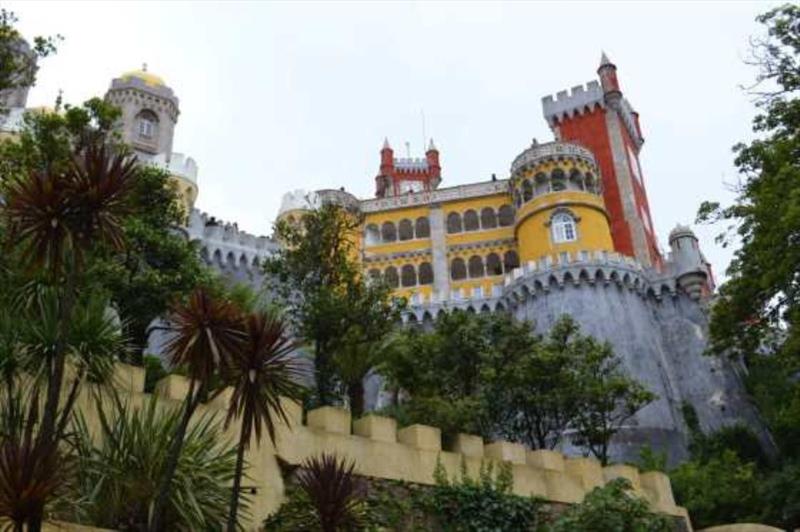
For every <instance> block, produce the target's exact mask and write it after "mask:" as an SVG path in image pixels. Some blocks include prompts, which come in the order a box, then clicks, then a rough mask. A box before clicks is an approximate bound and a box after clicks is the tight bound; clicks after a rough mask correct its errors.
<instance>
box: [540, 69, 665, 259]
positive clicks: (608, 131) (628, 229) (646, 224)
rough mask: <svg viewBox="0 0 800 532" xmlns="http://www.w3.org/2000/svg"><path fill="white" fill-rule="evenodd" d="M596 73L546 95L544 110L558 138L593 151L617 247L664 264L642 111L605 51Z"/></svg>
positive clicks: (630, 254) (627, 252)
mask: <svg viewBox="0 0 800 532" xmlns="http://www.w3.org/2000/svg"><path fill="white" fill-rule="evenodd" d="M597 74H598V77H599V78H600V82H599V83H598V82H597V81H590V82H589V83H587V84H586V86H585V87H584V86H582V85H579V86H577V87H573V88H572V90H571V91H570V92H569V93H567V91H561V92H559V93H558V94H557V95H556V97H555V98H553V97H552V96H547V97H545V98H543V99H542V107H543V110H544V115H545V118H546V119H547V121H548V123H549V124H550V128H551V129H552V130H553V133H554V134H555V136H556V138H557V139H558V140H564V141H570V142H577V143H579V144H582V145H584V146H586V147H587V148H589V149H590V150H591V151H592V152H593V153H594V155H595V158H596V159H597V163H598V164H599V166H600V171H601V172H602V178H603V197H604V200H605V204H606V209H607V210H608V213H609V216H610V218H611V236H612V238H613V240H614V248H615V249H616V251H618V252H620V253H622V254H623V255H627V256H630V257H635V258H636V259H637V260H638V261H639V262H640V263H642V264H643V265H645V266H652V267H655V268H658V269H660V268H661V266H662V263H663V259H662V256H661V252H660V250H659V246H658V241H657V239H656V235H655V232H654V230H653V223H652V219H651V217H650V206H649V204H648V201H647V191H646V189H645V182H644V175H643V173H642V169H641V166H640V165H639V152H640V150H641V148H642V144H643V143H644V138H643V137H642V131H641V128H640V127H639V114H638V113H637V112H636V111H634V110H633V108H632V107H631V105H630V103H629V102H628V100H626V99H625V98H624V97H623V95H622V90H621V89H620V84H619V80H618V79H617V67H616V66H615V65H614V64H613V63H612V62H611V61H609V59H608V57H607V56H606V54H605V53H603V55H602V58H601V60H600V67H599V68H598V70H597Z"/></svg>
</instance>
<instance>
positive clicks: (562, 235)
mask: <svg viewBox="0 0 800 532" xmlns="http://www.w3.org/2000/svg"><path fill="white" fill-rule="evenodd" d="M551 224H552V226H551V230H552V234H553V242H555V243H556V244H560V243H562V242H574V241H576V240H577V239H578V230H577V228H576V227H575V218H573V217H572V215H571V214H567V213H566V212H560V213H558V214H556V215H555V216H553V219H552V221H551Z"/></svg>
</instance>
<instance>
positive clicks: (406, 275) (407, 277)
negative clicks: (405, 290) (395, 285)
mask: <svg viewBox="0 0 800 532" xmlns="http://www.w3.org/2000/svg"><path fill="white" fill-rule="evenodd" d="M400 283H401V284H402V285H403V286H416V285H417V270H415V269H414V266H412V265H411V264H406V265H405V266H403V267H402V269H401V270H400Z"/></svg>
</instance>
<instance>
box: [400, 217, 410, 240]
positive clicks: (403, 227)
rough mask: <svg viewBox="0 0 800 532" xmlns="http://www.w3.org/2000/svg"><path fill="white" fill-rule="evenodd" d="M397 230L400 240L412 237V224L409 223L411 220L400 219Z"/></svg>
mask: <svg viewBox="0 0 800 532" xmlns="http://www.w3.org/2000/svg"><path fill="white" fill-rule="evenodd" d="M397 232H398V234H399V236H400V240H411V239H412V238H414V224H412V223H411V220H400V223H399V224H398V231H397Z"/></svg>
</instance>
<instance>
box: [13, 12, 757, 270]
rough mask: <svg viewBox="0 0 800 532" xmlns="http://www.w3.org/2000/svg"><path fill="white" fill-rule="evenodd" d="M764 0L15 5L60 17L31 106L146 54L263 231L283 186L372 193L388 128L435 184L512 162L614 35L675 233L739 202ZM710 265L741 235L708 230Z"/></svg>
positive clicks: (219, 210)
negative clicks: (712, 202) (731, 186)
mask: <svg viewBox="0 0 800 532" xmlns="http://www.w3.org/2000/svg"><path fill="white" fill-rule="evenodd" d="M770 5H771V4H769V3H764V2H756V3H746V2H735V3H734V2H731V3H722V2H709V3H705V4H704V3H700V2H686V3H678V2H670V3H666V2H665V3H652V2H648V3H645V2H640V3H633V2H624V3H623V2H620V3H600V2H591V3H589V2H587V3H567V2H561V3H532V2H531V3H508V4H501V3H457V2H443V3H399V2H392V3H389V2H384V3H379V2H375V3H366V2H353V3H344V4H336V3H333V2H326V3H310V2H308V3H291V4H290V3H266V2H251V3H244V2H243V3H236V2H225V3H212V2H202V3H177V2H173V3H157V2H143V3H138V4H137V3H118V2H104V3H99V2H92V3H85V4H83V3H68V2H57V3H45V2H24V3H18V2H6V3H5V7H6V8H9V9H11V10H13V11H15V12H16V14H17V15H18V17H19V18H20V22H19V28H20V29H21V31H22V32H23V34H24V35H25V36H26V37H28V38H30V37H31V36H33V35H39V34H55V33H59V34H61V35H63V36H64V38H65V40H64V41H63V43H62V44H61V45H60V46H59V52H58V54H57V55H56V56H55V57H53V58H49V59H46V60H45V61H43V62H42V63H41V70H40V75H39V81H38V84H37V86H36V87H35V89H34V90H33V91H32V92H31V95H30V98H29V105H31V106H34V105H52V103H53V101H54V100H55V97H56V95H57V93H58V90H59V89H62V90H63V91H64V99H65V101H67V102H73V103H79V102H81V101H83V100H85V99H87V98H89V97H91V96H95V95H102V94H103V93H104V92H105V90H106V89H107V87H108V85H109V83H110V81H111V78H113V77H116V76H119V74H121V73H122V72H124V71H127V70H131V69H136V68H139V67H140V66H141V64H142V63H145V62H146V63H147V65H148V69H149V70H150V71H151V72H153V73H156V74H158V75H160V76H162V77H163V78H164V79H165V80H166V82H167V84H168V85H169V86H170V87H172V89H173V90H174V91H175V93H176V94H177V95H178V97H179V98H180V109H181V115H180V119H179V121H178V126H177V133H176V137H175V144H174V148H175V151H179V152H183V153H186V154H188V155H190V156H192V157H194V158H195V160H196V161H197V162H198V165H199V167H200V174H199V179H198V181H199V187H200V195H199V198H198V202H197V206H198V207H199V208H200V209H202V210H204V211H208V212H210V213H212V214H214V215H216V216H217V217H218V218H222V219H225V220H229V221H237V222H238V223H239V227H240V228H244V229H246V230H248V231H251V232H255V233H259V234H268V233H270V232H271V225H272V220H273V219H274V217H275V215H276V214H277V211H278V207H279V205H280V201H281V197H282V196H283V194H284V193H285V192H287V191H289V190H293V189H297V188H303V189H308V190H312V189H317V188H338V187H340V186H344V187H346V189H347V190H348V191H351V192H353V193H355V194H356V195H357V196H359V197H370V196H372V194H373V193H374V177H375V174H376V173H377V171H378V163H379V154H378V152H379V149H380V146H381V144H382V142H383V138H384V137H388V138H389V141H390V142H391V143H392V145H393V147H394V148H395V154H396V156H399V155H402V156H405V151H406V149H405V142H409V143H410V147H411V154H412V155H414V156H420V155H422V152H423V151H424V150H423V146H422V135H423V131H422V119H421V114H422V111H423V110H424V115H425V127H426V133H427V135H428V136H429V137H433V138H434V139H435V142H436V145H437V147H438V148H439V150H440V152H441V161H442V174H443V182H442V186H450V185H457V184H463V183H472V182H476V181H482V180H486V179H488V178H489V177H490V176H491V174H492V173H496V174H497V175H498V176H499V177H507V176H508V171H509V165H510V163H511V161H512V159H513V158H514V157H515V156H516V155H517V154H518V153H519V152H520V151H521V150H522V149H524V148H525V147H526V146H527V145H529V144H530V141H531V138H533V137H537V138H538V139H539V140H540V141H544V140H550V139H551V138H552V135H551V133H550V131H549V128H548V127H547V124H546V122H545V120H544V119H543V118H542V111H541V97H542V96H545V95H547V94H551V93H555V92H557V91H559V90H562V89H568V88H570V87H572V86H574V85H577V84H580V83H585V82H586V81H589V80H591V79H595V77H596V74H595V71H596V69H597V66H598V62H599V59H600V52H601V50H605V51H606V52H607V53H608V55H609V57H610V58H611V60H612V61H613V62H614V63H616V64H617V67H618V74H619V79H620V82H621V84H622V90H623V92H624V94H625V96H626V97H627V98H628V99H629V100H630V102H631V103H632V105H633V106H634V108H635V109H636V110H637V111H639V113H640V115H641V124H642V129H643V132H644V136H645V138H646V142H645V146H644V148H643V151H642V155H641V160H642V167H643V171H644V174H645V180H646V185H647V189H648V193H649V198H650V204H651V210H652V214H653V218H654V222H655V225H656V230H657V232H658V235H659V238H660V240H661V244H662V246H664V247H666V245H667V235H668V233H669V231H670V229H672V228H673V227H674V226H675V224H676V223H677V222H681V223H689V222H692V221H693V220H694V215H695V213H696V211H697V207H698V205H699V204H700V202H701V201H702V200H704V199H720V200H723V201H724V200H726V199H727V200H729V199H730V197H731V196H730V192H728V191H727V189H726V183H732V182H735V180H736V179H737V175H736V172H735V169H734V167H733V165H732V159H733V157H732V154H731V149H730V148H731V146H732V145H733V144H735V143H736V142H738V141H740V140H746V139H748V138H750V137H751V132H750V120H751V118H752V116H753V106H752V104H751V102H750V98H749V97H748V96H747V95H746V94H745V93H744V92H743V91H742V90H741V89H740V86H741V85H742V84H747V83H749V82H751V81H752V79H753V77H754V71H753V69H752V68H751V67H749V66H747V65H745V64H744V63H743V59H744V58H745V57H746V56H747V51H748V46H747V43H748V38H749V36H751V35H756V34H759V33H761V28H760V27H759V25H758V24H757V23H756V22H755V21H754V18H755V16H756V15H757V14H758V13H760V12H763V11H765V10H766V9H768V8H769V7H770ZM696 229H697V230H698V234H699V235H700V237H701V240H702V246H703V249H704V250H705V252H706V255H707V256H708V257H709V259H710V260H711V261H712V263H713V265H714V267H715V269H716V270H717V272H720V273H721V272H722V271H723V270H724V268H725V267H726V266H727V264H728V262H729V260H730V251H728V250H723V249H721V248H719V247H718V246H716V245H715V244H714V242H713V234H714V233H715V231H714V230H712V229H709V228H696Z"/></svg>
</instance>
